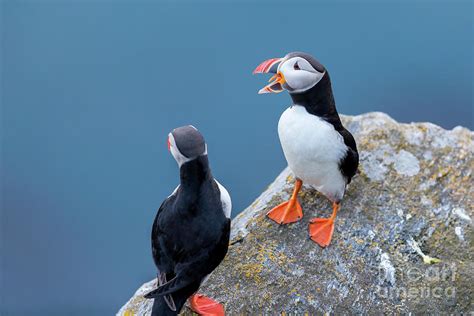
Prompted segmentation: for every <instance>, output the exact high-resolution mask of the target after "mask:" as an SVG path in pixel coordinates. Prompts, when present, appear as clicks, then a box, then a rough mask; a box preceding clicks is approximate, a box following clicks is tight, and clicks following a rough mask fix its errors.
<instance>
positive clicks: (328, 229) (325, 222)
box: [309, 218, 334, 248]
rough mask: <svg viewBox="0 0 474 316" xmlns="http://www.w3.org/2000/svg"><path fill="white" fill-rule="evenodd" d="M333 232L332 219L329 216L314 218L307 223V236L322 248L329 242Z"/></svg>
mask: <svg viewBox="0 0 474 316" xmlns="http://www.w3.org/2000/svg"><path fill="white" fill-rule="evenodd" d="M333 232H334V220H333V219H331V218H315V219H312V220H311V221H310V223H309V236H310V238H311V240H313V241H314V242H315V243H317V244H318V245H320V246H321V247H323V248H324V247H327V246H329V244H330V243H331V239H332V234H333Z"/></svg>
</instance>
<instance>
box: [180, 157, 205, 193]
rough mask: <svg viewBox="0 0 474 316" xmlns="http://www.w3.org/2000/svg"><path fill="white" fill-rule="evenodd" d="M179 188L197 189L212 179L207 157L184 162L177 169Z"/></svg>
mask: <svg viewBox="0 0 474 316" xmlns="http://www.w3.org/2000/svg"><path fill="white" fill-rule="evenodd" d="M179 176H180V180H181V186H183V187H198V186H199V185H201V183H202V182H204V181H206V180H208V179H212V174H211V169H210V168H209V160H208V159H207V155H203V156H199V157H197V158H196V159H193V160H191V161H188V162H185V163H184V164H183V165H182V166H181V168H180V169H179Z"/></svg>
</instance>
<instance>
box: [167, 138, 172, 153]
mask: <svg viewBox="0 0 474 316" xmlns="http://www.w3.org/2000/svg"><path fill="white" fill-rule="evenodd" d="M168 150H169V151H171V142H170V138H169V137H168Z"/></svg>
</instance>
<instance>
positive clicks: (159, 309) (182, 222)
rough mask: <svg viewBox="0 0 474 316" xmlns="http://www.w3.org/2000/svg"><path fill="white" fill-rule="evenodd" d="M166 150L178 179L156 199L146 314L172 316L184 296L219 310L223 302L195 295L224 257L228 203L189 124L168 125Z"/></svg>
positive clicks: (196, 305) (202, 311) (211, 311)
mask: <svg viewBox="0 0 474 316" xmlns="http://www.w3.org/2000/svg"><path fill="white" fill-rule="evenodd" d="M168 149H169V151H170V152H171V154H172V155H173V157H174V159H175V160H176V162H177V163H178V165H179V173H180V184H179V185H178V187H177V188H176V189H175V190H174V191H173V193H172V194H171V195H170V196H169V197H168V198H166V200H165V201H164V202H163V203H162V204H161V206H160V209H159V210H158V213H157V214H156V217H155V221H154V223H153V228H152V232H151V247H152V253H153V260H154V261H155V265H156V267H157V269H158V274H157V276H158V277H157V280H158V288H157V289H155V290H153V291H151V292H149V293H148V294H146V295H145V297H146V298H153V299H155V300H154V302H153V309H152V315H153V316H155V315H160V316H161V315H177V314H179V312H180V311H181V309H182V307H183V305H184V303H185V302H186V300H187V299H188V298H189V297H190V305H191V309H192V310H193V311H195V312H196V313H198V314H199V315H206V316H207V315H209V316H210V315H224V307H223V306H222V305H221V304H219V303H217V302H215V301H214V300H212V299H210V298H207V297H205V296H203V295H198V294H195V292H196V291H197V290H198V289H199V286H200V285H201V283H202V282H203V281H205V279H206V277H207V276H208V275H209V274H210V273H211V272H212V271H213V270H214V269H215V268H216V267H217V266H218V265H219V264H220V263H221V261H222V260H223V259H224V257H225V255H226V253H227V248H228V245H229V235H230V213H231V209H232V204H231V200H230V196H229V193H228V192H227V190H226V189H225V188H224V187H223V186H222V185H221V184H220V183H219V182H217V180H216V179H214V177H213V176H212V173H211V169H209V162H208V158H207V145H206V143H205V141H204V138H203V136H202V135H201V133H200V132H199V131H198V130H197V129H196V128H195V127H194V126H191V125H189V126H183V127H179V128H176V129H174V130H173V131H172V132H171V133H170V134H169V135H168Z"/></svg>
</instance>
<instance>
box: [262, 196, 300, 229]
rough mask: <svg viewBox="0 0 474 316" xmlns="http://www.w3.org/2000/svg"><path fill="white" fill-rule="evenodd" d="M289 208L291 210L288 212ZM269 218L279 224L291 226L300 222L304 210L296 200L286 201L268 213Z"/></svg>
mask: <svg viewBox="0 0 474 316" xmlns="http://www.w3.org/2000/svg"><path fill="white" fill-rule="evenodd" d="M287 208H289V209H288V210H287ZM267 216H268V217H269V218H270V219H271V220H273V221H275V222H276V223H278V224H280V225H281V224H289V223H294V222H297V221H299V220H300V219H301V218H302V217H303V209H302V208H301V205H300V203H299V202H298V201H297V200H295V201H294V202H293V203H291V201H286V202H283V203H281V204H280V205H278V206H276V207H274V208H273V209H272V210H271V211H269V212H268V213H267Z"/></svg>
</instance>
